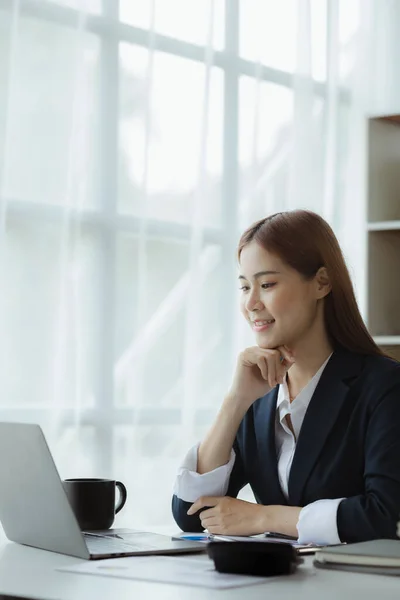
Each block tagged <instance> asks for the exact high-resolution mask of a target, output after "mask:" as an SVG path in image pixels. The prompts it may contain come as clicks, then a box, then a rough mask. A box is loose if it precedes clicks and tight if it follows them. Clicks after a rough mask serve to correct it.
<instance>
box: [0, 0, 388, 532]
mask: <svg viewBox="0 0 400 600" xmlns="http://www.w3.org/2000/svg"><path fill="white" fill-rule="evenodd" d="M399 40H400V2H396V1H393V0H279V1H278V0H0V286H1V287H0V420H13V421H26V422H35V423H40V424H41V425H42V426H43V429H44V432H45V434H46V436H47V440H48V443H49V446H50V448H51V451H52V452H53V456H54V458H55V461H56V464H57V467H58V469H59V472H60V475H61V477H62V478H67V477H112V478H115V479H120V480H122V481H123V482H125V484H126V485H127V487H128V502H127V505H126V508H125V509H124V510H123V511H122V513H121V515H120V516H118V518H117V520H116V525H117V526H124V525H129V526H132V527H138V528H142V527H146V528H147V527H156V526H157V527H162V526H169V525H171V524H172V517H171V514H170V500H171V493H172V487H173V483H174V479H175V474H176V470H177V468H178V466H179V463H180V461H181V460H182V458H183V456H184V454H185V453H186V451H187V449H188V448H189V446H191V445H193V444H194V443H195V442H197V441H198V440H199V439H200V438H201V437H202V436H203V435H204V433H205V431H206V429H207V428H208V426H209V424H210V422H211V420H212V419H213V417H214V415H215V413H216V411H217V410H218V407H219V405H220V403H221V401H222V398H223V396H224V393H225V392H226V391H227V389H228V386H229V382H230V379H231V376H232V372H233V369H234V365H235V360H236V355H237V353H238V352H239V350H240V349H242V348H243V347H245V346H246V345H248V344H251V343H252V340H251V335H250V332H248V331H247V330H246V327H245V324H243V323H242V322H241V320H240V316H239V310H238V290H237V287H238V286H237V281H236V277H237V273H236V269H237V265H236V259H235V248H236V245H237V242H238V239H239V236H240V233H241V231H242V230H243V229H244V228H245V227H247V226H248V225H249V224H250V223H252V222H253V221H254V220H255V219H258V218H261V217H263V216H266V215H268V214H271V213H273V212H276V211H280V210H288V209H292V208H310V209H312V210H315V211H317V212H319V213H320V214H321V215H322V216H323V217H325V218H326V219H327V220H328V221H329V223H330V224H331V225H332V227H333V228H334V231H335V233H336V234H337V236H338V238H339V241H340V243H341V244H342V247H343V249H344V252H345V255H346V259H347V261H348V264H349V268H350V270H351V274H352V277H353V279H354V283H355V287H356V293H357V297H358V299H359V302H360V306H361V309H362V311H365V303H366V301H365V287H366V286H365V270H366V253H365V220H366V216H365V169H366V165H365V163H366V152H365V138H366V117H367V116H370V115H373V114H374V113H378V112H382V111H383V112H385V111H386V112H391V110H392V109H393V107H396V106H397V108H398V106H399V104H400V83H399V81H400V79H399V77H398V73H397V70H398V59H397V58H398V56H400V48H399V45H400V42H399ZM396 57H397V58H396Z"/></svg>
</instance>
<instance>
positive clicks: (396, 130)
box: [368, 115, 400, 223]
mask: <svg viewBox="0 0 400 600" xmlns="http://www.w3.org/2000/svg"><path fill="white" fill-rule="evenodd" d="M399 124H400V115H393V116H391V117H389V116H385V117H383V118H373V119H370V120H369V127H368V221H369V222H370V223H371V222H377V221H393V220H394V221H399V220H400V126H399Z"/></svg>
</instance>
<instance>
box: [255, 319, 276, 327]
mask: <svg viewBox="0 0 400 600" xmlns="http://www.w3.org/2000/svg"><path fill="white" fill-rule="evenodd" d="M274 321H275V319H269V320H268V321H254V325H256V326H259V325H270V324H271V323H273V322H274Z"/></svg>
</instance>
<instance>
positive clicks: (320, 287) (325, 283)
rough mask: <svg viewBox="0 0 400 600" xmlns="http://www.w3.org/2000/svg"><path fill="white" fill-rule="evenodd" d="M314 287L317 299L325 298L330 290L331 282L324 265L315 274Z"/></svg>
mask: <svg viewBox="0 0 400 600" xmlns="http://www.w3.org/2000/svg"><path fill="white" fill-rule="evenodd" d="M315 286H316V287H315V289H316V297H317V299H318V300H320V299H321V298H325V296H327V295H328V294H329V292H330V291H331V290H332V286H331V282H330V279H329V275H328V271H327V270H326V267H320V268H319V269H318V271H317V273H316V275H315Z"/></svg>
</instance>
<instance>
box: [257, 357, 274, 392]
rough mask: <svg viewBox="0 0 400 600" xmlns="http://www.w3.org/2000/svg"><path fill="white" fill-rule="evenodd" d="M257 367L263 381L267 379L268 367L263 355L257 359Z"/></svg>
mask: <svg viewBox="0 0 400 600" xmlns="http://www.w3.org/2000/svg"><path fill="white" fill-rule="evenodd" d="M257 367H258V368H259V369H260V371H261V375H262V376H263V378H264V379H265V381H268V367H267V362H266V359H265V358H264V356H260V357H259V359H258V360H257ZM270 385H271V384H270Z"/></svg>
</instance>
